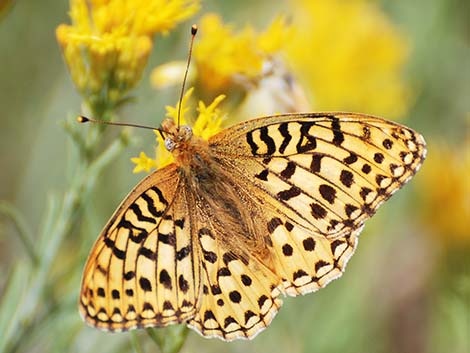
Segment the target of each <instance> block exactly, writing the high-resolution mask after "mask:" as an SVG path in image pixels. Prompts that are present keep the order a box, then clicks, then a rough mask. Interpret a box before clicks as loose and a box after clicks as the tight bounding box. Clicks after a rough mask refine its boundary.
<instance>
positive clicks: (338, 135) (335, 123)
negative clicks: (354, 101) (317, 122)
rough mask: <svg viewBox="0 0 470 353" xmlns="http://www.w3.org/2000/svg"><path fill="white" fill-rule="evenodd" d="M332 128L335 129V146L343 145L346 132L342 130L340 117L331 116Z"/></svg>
mask: <svg viewBox="0 0 470 353" xmlns="http://www.w3.org/2000/svg"><path fill="white" fill-rule="evenodd" d="M331 129H332V130H333V144H334V145H335V146H341V144H342V143H343V142H344V134H343V133H342V131H341V125H340V123H339V119H338V118H336V117H332V118H331Z"/></svg>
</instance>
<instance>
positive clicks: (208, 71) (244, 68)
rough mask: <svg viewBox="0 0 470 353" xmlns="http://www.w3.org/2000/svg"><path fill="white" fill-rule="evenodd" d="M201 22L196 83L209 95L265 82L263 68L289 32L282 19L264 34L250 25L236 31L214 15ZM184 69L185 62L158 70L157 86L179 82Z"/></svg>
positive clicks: (207, 16)
mask: <svg viewBox="0 0 470 353" xmlns="http://www.w3.org/2000/svg"><path fill="white" fill-rule="evenodd" d="M199 23H200V26H199V33H200V37H199V38H198V39H197V41H196V43H195V45H194V62H195V66H196V72H197V77H196V80H197V85H198V87H201V89H202V90H204V92H205V93H206V94H207V95H209V96H211V95H212V96H216V95H217V94H218V93H220V92H223V91H225V90H226V89H227V88H228V86H233V85H238V84H240V83H244V82H250V83H254V82H255V81H257V80H259V79H261V77H262V75H263V65H264V64H265V63H266V62H267V61H268V60H269V59H270V57H271V56H272V55H273V54H275V53H276V52H278V51H279V50H280V49H281V48H282V46H283V45H285V43H286V41H287V37H288V33H289V28H288V26H286V23H285V20H284V19H283V18H282V17H278V18H277V19H275V20H274V21H273V22H272V23H271V25H270V26H269V27H268V28H267V29H266V30H265V31H264V32H261V33H256V32H255V30H254V29H253V28H252V27H250V26H246V27H245V28H244V29H243V30H241V31H239V32H236V31H235V30H234V28H233V26H231V25H225V24H223V23H222V20H221V18H220V17H219V16H218V15H216V14H212V13H210V14H206V15H204V16H203V17H202V18H201V20H200V21H199ZM183 70H184V63H182V62H181V63H179V64H178V63H172V64H171V65H168V64H167V65H165V66H161V67H157V68H156V69H155V70H154V72H153V73H152V83H153V84H154V86H156V87H162V86H165V79H167V80H168V81H170V83H175V82H173V77H175V76H174V72H182V71H183ZM178 77H179V76H178ZM179 80H181V79H180V78H179ZM176 82H178V81H176Z"/></svg>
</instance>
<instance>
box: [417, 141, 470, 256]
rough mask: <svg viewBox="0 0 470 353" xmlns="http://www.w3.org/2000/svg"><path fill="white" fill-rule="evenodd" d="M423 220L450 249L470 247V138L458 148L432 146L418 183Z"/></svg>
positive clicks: (439, 144)
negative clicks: (469, 227) (469, 225)
mask: <svg viewBox="0 0 470 353" xmlns="http://www.w3.org/2000/svg"><path fill="white" fill-rule="evenodd" d="M418 186H419V188H420V191H421V197H422V202H421V204H422V205H423V210H422V211H423V216H424V221H425V223H426V224H427V225H430V226H431V229H430V230H431V232H432V233H433V235H435V236H436V237H437V238H438V239H439V240H440V241H442V242H443V243H444V244H447V245H449V246H455V247H459V246H462V245H466V246H470V232H469V229H468V220H469V219H470V200H469V195H470V138H467V140H466V141H465V142H464V143H462V144H461V145H459V146H455V147H450V146H449V145H448V144H446V143H442V142H441V143H435V144H433V145H430V146H429V158H428V160H427V161H426V164H425V166H424V168H423V172H422V174H421V182H420V183H418Z"/></svg>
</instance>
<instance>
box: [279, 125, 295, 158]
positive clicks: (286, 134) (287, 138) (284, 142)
mask: <svg viewBox="0 0 470 353" xmlns="http://www.w3.org/2000/svg"><path fill="white" fill-rule="evenodd" d="M288 127H289V124H288V123H282V124H280V125H279V128H278V130H279V132H280V133H281V136H282V137H283V138H284V139H283V140H282V143H281V146H279V153H284V151H285V150H286V148H287V146H288V145H289V142H290V141H291V140H292V136H291V134H289V129H288Z"/></svg>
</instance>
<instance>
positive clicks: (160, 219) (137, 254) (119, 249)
mask: <svg viewBox="0 0 470 353" xmlns="http://www.w3.org/2000/svg"><path fill="white" fill-rule="evenodd" d="M178 186H179V177H178V173H177V170H176V166H175V165H171V166H168V167H167V168H164V169H162V170H159V171H157V172H155V173H154V174H152V175H150V176H149V177H147V178H146V179H144V180H143V181H142V182H141V183H140V184H139V185H138V186H137V187H136V189H135V190H134V191H133V192H132V193H131V194H130V195H129V196H128V198H127V199H126V200H125V201H124V202H123V204H122V205H121V206H120V208H119V209H118V211H117V212H116V213H115V215H114V216H113V217H112V218H111V220H110V221H109V223H108V225H107V226H106V227H105V229H104V230H103V232H102V234H101V235H100V237H99V238H98V240H97V242H96V244H95V246H94V248H93V250H92V252H91V254H90V256H89V258H88V262H87V265H86V267H85V271H84V276H83V279H82V290H81V294H80V311H81V314H82V316H83V317H84V318H85V320H86V321H87V322H88V323H90V324H91V325H93V326H96V327H98V328H101V329H105V330H111V331H121V330H128V329H131V328H136V327H146V326H166V325H168V324H171V323H177V322H183V321H185V320H187V319H188V318H189V317H192V316H193V315H194V313H195V306H196V300H197V298H198V295H199V292H200V273H199V271H200V267H199V265H200V263H199V259H198V258H196V259H195V256H196V255H195V254H194V251H193V250H194V249H193V243H192V238H191V237H190V223H189V219H188V214H189V209H188V207H187V206H186V203H185V202H183V200H182V198H183V197H184V195H183V193H182V191H183V189H181V188H179V187H178Z"/></svg>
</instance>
